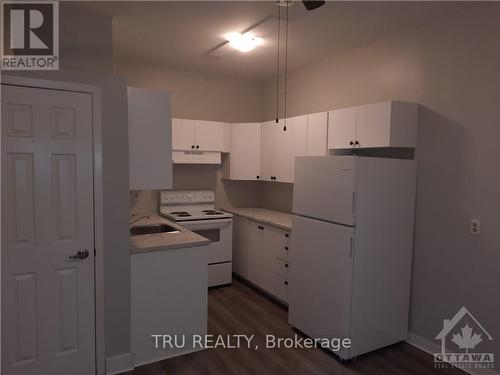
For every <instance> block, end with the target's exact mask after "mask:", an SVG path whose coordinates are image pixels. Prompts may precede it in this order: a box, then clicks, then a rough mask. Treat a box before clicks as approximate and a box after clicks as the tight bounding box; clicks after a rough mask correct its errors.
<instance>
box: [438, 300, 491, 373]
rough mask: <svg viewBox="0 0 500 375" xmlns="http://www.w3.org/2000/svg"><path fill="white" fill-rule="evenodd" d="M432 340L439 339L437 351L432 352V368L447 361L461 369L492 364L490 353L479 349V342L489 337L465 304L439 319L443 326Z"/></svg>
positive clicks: (488, 339) (486, 366)
mask: <svg viewBox="0 0 500 375" xmlns="http://www.w3.org/2000/svg"><path fill="white" fill-rule="evenodd" d="M435 339H436V340H440V341H441V351H440V352H439V353H434V365H435V366H436V367H439V368H444V367H447V364H450V365H452V366H454V367H458V368H461V369H464V370H467V369H469V370H476V369H492V368H493V367H494V364H495V361H494V354H493V353H486V352H484V350H481V347H482V346H481V344H482V343H484V342H485V341H490V340H493V337H491V335H490V334H489V333H488V331H486V329H485V328H484V327H483V326H482V325H481V323H479V321H478V320H477V319H476V318H475V317H474V316H473V315H472V314H471V313H470V312H469V310H467V309H466V308H465V307H462V308H461V309H460V310H459V311H458V312H457V313H456V314H455V316H454V317H453V318H451V319H445V320H443V329H442V330H441V332H439V333H438V335H437V336H436V337H435Z"/></svg>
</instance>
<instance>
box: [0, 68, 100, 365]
mask: <svg viewBox="0 0 500 375" xmlns="http://www.w3.org/2000/svg"><path fill="white" fill-rule="evenodd" d="M0 83H1V84H2V85H9V86H20V87H31V88H39V89H49V90H58V91H72V92H78V93H85V94H90V95H91V96H92V149H93V155H92V157H93V161H92V163H93V190H94V249H95V257H94V298H95V302H94V309H95V368H96V374H98V375H104V374H105V372H106V367H105V365H106V363H105V331H104V241H103V224H104V223H103V177H102V130H101V89H100V87H99V86H97V85H89V84H82V83H74V82H65V81H51V80H47V79H38V78H27V77H18V76H9V75H5V74H1V77H0ZM2 143H3V142H2ZM0 205H1V203H0ZM1 258H2V257H1V256H0V280H1ZM0 304H1V302H0ZM0 321H1V320H0Z"/></svg>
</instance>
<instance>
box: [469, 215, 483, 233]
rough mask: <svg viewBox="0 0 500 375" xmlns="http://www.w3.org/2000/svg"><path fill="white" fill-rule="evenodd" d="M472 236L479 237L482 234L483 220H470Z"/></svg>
mask: <svg viewBox="0 0 500 375" xmlns="http://www.w3.org/2000/svg"><path fill="white" fill-rule="evenodd" d="M470 234H473V235H474V236H479V235H480V234H481V220H479V219H470Z"/></svg>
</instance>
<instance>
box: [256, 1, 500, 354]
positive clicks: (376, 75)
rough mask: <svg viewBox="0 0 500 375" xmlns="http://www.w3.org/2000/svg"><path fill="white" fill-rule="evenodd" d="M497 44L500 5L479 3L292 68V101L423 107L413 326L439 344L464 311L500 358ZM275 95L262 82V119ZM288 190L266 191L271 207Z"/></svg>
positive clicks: (302, 108) (315, 105)
mask: <svg viewBox="0 0 500 375" xmlns="http://www.w3.org/2000/svg"><path fill="white" fill-rule="evenodd" d="M499 40H500V4H498V3H496V4H491V3H490V4H486V3H483V4H478V5H477V10H476V11H471V10H469V11H468V12H467V13H461V14H457V15H455V16H451V17H448V18H446V19H443V20H441V21H440V22H439V23H437V24H434V25H426V26H424V27H422V28H420V29H418V30H413V31H411V32H405V33H404V34H403V33H400V34H397V35H393V36H391V37H388V38H384V39H381V40H379V41H377V42H376V43H373V44H371V45H368V46H366V47H363V48H359V49H357V50H354V51H351V52H349V53H346V54H343V55H341V56H338V57H335V58H330V59H327V60H324V61H320V62H318V63H315V64H313V65H310V66H307V67H305V68H302V69H300V70H298V71H295V72H292V73H291V74H290V76H289V101H288V108H289V115H297V114H304V113H311V112H317V111H323V110H328V109H333V108H338V107H344V106H350V105H356V104H363V103H370V102H375V101H380V100H384V99H400V100H408V101H414V102H417V103H420V104H421V105H422V106H421V109H420V113H419V134H418V143H419V145H418V149H417V158H418V161H419V172H418V193H417V210H416V229H415V249H414V268H413V290H412V300H411V330H412V331H413V332H414V333H416V334H418V335H420V336H423V337H425V338H427V339H429V340H432V339H433V337H434V336H435V335H436V334H437V333H438V332H439V330H440V329H441V328H442V321H443V319H445V318H451V317H452V316H453V315H454V314H455V312H457V311H458V309H459V308H460V307H461V306H463V305H465V306H466V307H467V308H468V309H469V310H470V311H471V312H472V313H473V314H475V316H476V318H477V319H479V320H480V321H481V322H482V323H483V324H484V326H485V327H486V328H487V329H488V330H489V332H490V334H491V335H492V336H493V337H495V339H496V341H492V342H484V343H481V350H482V351H492V350H493V351H495V355H496V357H497V358H499V356H500V344H499V343H500V341H499V340H500V319H499V316H500V298H499V288H500V272H499V267H500V231H499V228H500V198H499V197H500V196H499V192H500V147H499V146H498V141H499V140H500V45H499ZM274 90H275V89H274V86H273V82H272V81H270V82H268V83H267V84H265V85H264V91H263V96H262V113H263V118H264V119H271V118H273V116H274V111H275V108H274V106H273V103H275V100H274ZM283 191H284V192H285V193H286V189H284V190H283ZM281 193H282V192H280V191H278V190H275V191H272V192H269V196H268V197H267V201H272V200H273V197H274V196H276V197H278V196H280V194H281ZM471 217H475V218H479V219H481V236H480V237H476V236H471V235H470V234H469V220H470V218H471ZM485 341H486V340H485ZM434 342H435V341H434ZM435 343H436V342H435Z"/></svg>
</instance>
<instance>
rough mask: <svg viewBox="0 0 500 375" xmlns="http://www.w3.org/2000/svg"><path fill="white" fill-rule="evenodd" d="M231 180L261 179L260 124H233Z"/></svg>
mask: <svg viewBox="0 0 500 375" xmlns="http://www.w3.org/2000/svg"><path fill="white" fill-rule="evenodd" d="M231 130H232V137H231V138H232V139H231V144H232V146H231V155H230V158H231V159H230V165H231V172H230V178H231V179H232V180H256V179H260V132H261V129H260V124H255V123H248V124H233V125H232V129H231Z"/></svg>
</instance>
